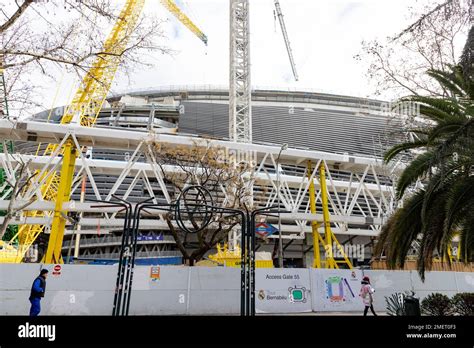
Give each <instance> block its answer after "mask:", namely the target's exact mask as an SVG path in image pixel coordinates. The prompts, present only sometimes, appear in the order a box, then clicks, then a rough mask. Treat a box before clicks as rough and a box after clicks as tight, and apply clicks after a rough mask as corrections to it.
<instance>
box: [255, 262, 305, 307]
mask: <svg viewBox="0 0 474 348" xmlns="http://www.w3.org/2000/svg"><path fill="white" fill-rule="evenodd" d="M310 285H311V283H310V278H309V270H308V269H296V268H295V269H292V268H285V269H277V268H257V269H256V270H255V292H256V293H255V310H256V312H257V313H303V312H311V291H310Z"/></svg>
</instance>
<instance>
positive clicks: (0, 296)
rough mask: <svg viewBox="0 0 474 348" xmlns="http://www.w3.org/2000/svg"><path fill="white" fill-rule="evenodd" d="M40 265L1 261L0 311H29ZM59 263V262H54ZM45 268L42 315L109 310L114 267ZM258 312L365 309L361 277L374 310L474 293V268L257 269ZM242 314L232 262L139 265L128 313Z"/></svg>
mask: <svg viewBox="0 0 474 348" xmlns="http://www.w3.org/2000/svg"><path fill="white" fill-rule="evenodd" d="M42 266H43V265H40V264H0V315H27V314H28V313H29V307H30V303H29V301H28V297H29V295H30V289H31V284H32V282H33V280H34V279H35V278H36V277H37V275H38V274H39V271H40V269H41V267H42ZM58 266H59V267H58ZM44 267H45V268H47V269H48V270H49V271H50V272H49V276H48V280H47V289H46V296H45V297H44V299H43V300H42V301H41V307H42V312H41V315H111V313H112V306H113V298H114V289H115V285H116V276H117V266H116V265H45V266H44ZM255 275H256V286H255V288H256V289H255V290H256V292H255V300H256V301H255V302H256V310H257V313H262V314H265V313H267V314H270V313H282V314H283V313H306V312H311V311H313V312H328V311H335V312H354V311H356V312H362V310H363V308H364V306H363V303H362V300H361V299H360V297H359V291H360V281H361V278H362V277H363V276H364V275H367V276H369V277H370V279H371V283H372V285H373V287H374V288H375V294H374V301H375V302H374V304H375V308H376V310H377V311H379V312H380V311H385V299H384V296H390V295H391V294H393V293H395V292H403V291H407V290H414V291H415V293H416V296H417V297H420V298H421V299H422V298H424V297H425V296H427V295H428V294H430V293H432V292H440V293H444V294H446V295H449V296H452V295H454V294H455V293H458V292H474V273H471V272H457V273H456V272H428V273H427V274H426V281H425V282H424V283H423V282H421V280H420V279H419V276H418V274H417V272H414V271H381V270H364V271H360V270H354V271H351V270H329V269H296V268H285V269H264V268H261V269H257V270H256V272H255ZM239 313H240V269H239V268H229V267H184V266H136V267H135V272H134V277H133V294H132V297H131V302H130V314H131V315H198V314H202V315H205V314H226V315H238V314H239Z"/></svg>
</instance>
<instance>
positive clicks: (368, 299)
mask: <svg viewBox="0 0 474 348" xmlns="http://www.w3.org/2000/svg"><path fill="white" fill-rule="evenodd" d="M361 284H362V287H361V288H360V294H359V296H360V297H362V301H363V302H364V305H365V309H364V317H365V316H367V312H368V310H369V308H370V310H371V311H372V314H373V315H375V316H377V314H375V311H374V303H373V302H374V297H373V294H374V292H375V289H374V288H373V287H372V286H371V285H370V279H369V277H367V276H365V277H364V278H363V279H362V282H361Z"/></svg>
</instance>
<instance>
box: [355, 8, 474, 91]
mask: <svg viewBox="0 0 474 348" xmlns="http://www.w3.org/2000/svg"><path fill="white" fill-rule="evenodd" d="M409 11H411V15H412V17H413V19H414V22H413V24H411V25H410V26H409V27H407V28H406V29H405V30H403V31H402V32H400V33H398V34H396V35H394V36H392V37H388V38H387V39H386V40H385V41H382V40H374V41H363V42H362V53H361V54H358V55H356V56H355V59H357V60H360V61H368V62H369V66H368V71H367V76H368V78H369V79H370V80H372V81H373V82H374V83H375V93H376V94H377V95H382V96H385V97H387V96H390V97H394V98H397V97H400V96H403V95H406V94H411V95H415V94H429V95H444V94H445V91H444V90H442V89H440V87H439V84H436V83H434V82H433V79H431V78H429V76H427V75H426V71H427V70H428V69H441V70H446V69H447V68H448V66H449V65H455V64H456V63H457V62H458V61H459V58H460V55H461V52H462V48H463V44H464V41H465V37H466V35H467V33H468V31H469V29H470V27H471V25H472V11H473V4H472V1H471V0H448V1H445V2H443V3H441V4H439V3H438V5H434V4H433V3H432V4H430V5H426V6H424V7H422V8H421V9H420V8H417V9H414V8H409Z"/></svg>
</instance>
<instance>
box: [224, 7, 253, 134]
mask: <svg viewBox="0 0 474 348" xmlns="http://www.w3.org/2000/svg"><path fill="white" fill-rule="evenodd" d="M229 2H230V54H229V56H230V66H229V70H230V71H229V73H230V78H229V84H230V86H229V137H230V139H231V140H233V141H237V142H246V143H248V142H252V108H251V93H252V91H251V85H250V31H249V23H250V21H249V1H248V0H230V1H229Z"/></svg>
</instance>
